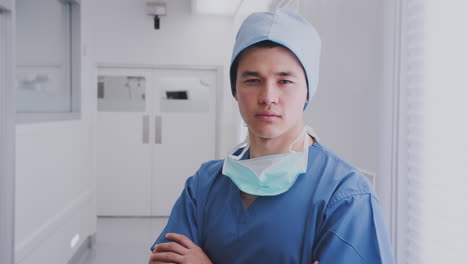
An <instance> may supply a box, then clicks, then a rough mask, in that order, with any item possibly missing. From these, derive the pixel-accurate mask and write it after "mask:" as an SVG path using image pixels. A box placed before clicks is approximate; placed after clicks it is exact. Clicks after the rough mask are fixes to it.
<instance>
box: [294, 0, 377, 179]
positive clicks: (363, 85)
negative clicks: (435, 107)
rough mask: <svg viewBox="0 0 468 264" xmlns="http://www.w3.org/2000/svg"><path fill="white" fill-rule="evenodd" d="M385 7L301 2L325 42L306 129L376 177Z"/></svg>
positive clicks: (368, 0)
mask: <svg viewBox="0 0 468 264" xmlns="http://www.w3.org/2000/svg"><path fill="white" fill-rule="evenodd" d="M380 5H381V4H380V3H379V1H372V0H358V1H346V0H342V1H318V0H314V1H301V7H300V8H299V10H300V12H301V13H302V14H303V15H304V16H305V17H306V18H307V19H309V20H310V21H311V22H312V23H313V24H314V25H315V26H316V28H317V30H318V31H319V34H320V36H321V39H322V54H321V62H320V79H319V87H318V89H317V93H316V95H315V97H314V98H312V100H311V102H310V104H309V106H308V109H307V110H306V117H305V118H306V123H308V124H310V125H312V126H313V127H314V128H315V129H316V131H317V133H318V135H319V137H320V139H321V141H322V143H323V144H325V145H327V146H328V147H330V148H331V149H332V150H333V151H335V152H336V153H337V154H339V155H340V156H342V157H343V158H344V159H346V160H348V161H350V162H351V163H353V164H354V165H356V166H358V167H360V168H362V169H365V170H368V171H370V172H372V173H376V172H377V167H378V165H377V160H378V157H377V153H378V141H377V140H378V113H379V104H378V102H377V98H378V96H379V93H380V90H381V89H382V87H381V84H380V80H381V74H382V59H381V51H382V50H381V49H382V48H381V45H382V37H381V31H382V26H383V20H382V13H383V11H382V8H381V6H380ZM377 177H378V175H377ZM377 180H378V179H377Z"/></svg>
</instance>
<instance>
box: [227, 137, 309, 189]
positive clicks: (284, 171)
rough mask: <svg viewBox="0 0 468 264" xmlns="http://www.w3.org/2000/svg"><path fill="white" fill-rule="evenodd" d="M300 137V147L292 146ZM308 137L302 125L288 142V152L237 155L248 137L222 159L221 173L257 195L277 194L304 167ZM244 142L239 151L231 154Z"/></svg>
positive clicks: (291, 181)
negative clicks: (300, 130)
mask: <svg viewBox="0 0 468 264" xmlns="http://www.w3.org/2000/svg"><path fill="white" fill-rule="evenodd" d="M301 137H303V138H304V145H303V151H302V152H297V151H294V150H292V147H293V146H294V144H295V143H296V142H297V141H298V140H299V139H301ZM309 140H310V137H309V136H308V134H307V133H306V129H304V131H303V132H301V133H299V135H298V136H297V137H296V139H295V140H294V141H293V142H292V143H291V144H290V146H289V152H288V153H283V154H274V155H267V156H262V157H257V158H252V159H244V160H243V159H241V158H242V157H243V156H244V155H245V153H246V151H247V150H249V149H250V143H249V140H248V138H246V140H245V141H244V142H242V143H241V144H239V145H238V146H236V147H235V148H234V150H233V151H231V152H230V154H228V155H227V156H226V158H225V159H224V165H223V174H224V175H226V176H227V177H229V178H230V179H231V180H232V181H233V182H234V184H236V186H237V187H238V188H239V189H240V190H241V191H243V192H245V193H248V194H253V195H259V196H273V195H279V194H282V193H284V192H286V191H288V190H289V189H290V188H291V187H292V186H293V185H294V182H295V181H296V179H297V177H298V176H299V175H300V174H301V173H304V172H305V171H306V170H307V160H308V152H309V151H308V145H309ZM243 146H244V149H243V151H242V152H241V153H240V154H239V155H234V153H236V152H238V150H239V149H240V148H241V147H243Z"/></svg>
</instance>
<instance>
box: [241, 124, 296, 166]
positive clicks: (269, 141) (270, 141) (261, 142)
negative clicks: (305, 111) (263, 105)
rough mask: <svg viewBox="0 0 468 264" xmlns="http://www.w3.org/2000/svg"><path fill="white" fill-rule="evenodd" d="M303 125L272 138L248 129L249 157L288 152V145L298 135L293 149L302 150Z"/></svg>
mask: <svg viewBox="0 0 468 264" xmlns="http://www.w3.org/2000/svg"><path fill="white" fill-rule="evenodd" d="M303 130H304V126H303V125H302V124H301V125H300V126H297V127H296V128H294V129H291V130H290V131H287V132H285V133H284V134H282V135H281V136H278V137H274V138H265V137H261V136H258V135H255V134H254V133H253V132H252V131H251V130H249V140H250V158H257V157H262V156H267V155H274V154H281V153H288V152H289V146H290V145H291V144H292V143H293V141H294V140H295V139H296V138H297V137H298V136H299V138H298V140H297V141H296V142H295V144H294V145H293V146H292V150H294V151H304V149H303V147H304V137H303V136H302V135H303V134H302V133H303Z"/></svg>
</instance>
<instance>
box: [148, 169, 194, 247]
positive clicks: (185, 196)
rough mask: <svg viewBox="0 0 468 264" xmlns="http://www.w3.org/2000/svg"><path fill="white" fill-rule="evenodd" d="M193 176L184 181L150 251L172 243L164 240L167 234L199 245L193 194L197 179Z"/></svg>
mask: <svg viewBox="0 0 468 264" xmlns="http://www.w3.org/2000/svg"><path fill="white" fill-rule="evenodd" d="M195 176H196V175H195ZM195 176H193V177H190V178H188V180H187V181H186V183H185V187H184V190H183V191H182V194H181V195H180V197H179V198H178V199H177V201H176V203H175V205H174V207H173V208H172V211H171V215H170V216H169V220H168V222H167V225H166V227H165V228H164V229H163V231H162V232H161V234H160V235H159V237H158V239H157V240H156V242H154V244H153V245H152V246H151V251H153V250H154V247H156V245H157V244H160V243H166V242H172V241H171V240H168V239H166V237H165V235H166V234H167V233H178V234H182V235H184V236H186V237H187V238H189V239H190V240H192V242H194V243H195V244H197V245H200V241H199V237H198V226H197V221H196V219H197V215H196V213H197V210H196V207H197V201H196V197H195V196H196V195H195V192H196V190H197V186H196V185H197V178H196V177H195Z"/></svg>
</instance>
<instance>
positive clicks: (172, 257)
mask: <svg viewBox="0 0 468 264" xmlns="http://www.w3.org/2000/svg"><path fill="white" fill-rule="evenodd" d="M151 261H156V262H162V263H167V262H169V263H180V262H182V261H183V256H181V255H179V254H176V253H174V252H158V253H153V254H151V257H150V263H151Z"/></svg>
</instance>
